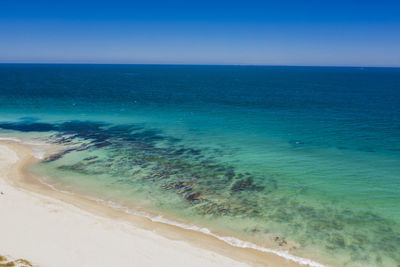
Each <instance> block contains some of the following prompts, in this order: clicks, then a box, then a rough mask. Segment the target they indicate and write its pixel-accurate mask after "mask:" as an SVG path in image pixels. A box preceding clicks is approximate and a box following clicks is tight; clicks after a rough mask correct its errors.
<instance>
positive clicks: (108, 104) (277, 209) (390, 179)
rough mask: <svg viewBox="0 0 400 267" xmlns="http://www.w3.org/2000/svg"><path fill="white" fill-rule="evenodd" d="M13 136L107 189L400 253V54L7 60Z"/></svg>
mask: <svg viewBox="0 0 400 267" xmlns="http://www.w3.org/2000/svg"><path fill="white" fill-rule="evenodd" d="M7 138H8V139H10V138H14V139H17V140H25V141H26V140H29V142H31V143H36V144H39V145H37V147H39V148H40V147H41V146H40V144H43V146H45V144H53V145H58V146H60V147H62V148H63V149H62V150H61V152H60V151H58V152H57V153H55V154H52V155H49V156H46V157H44V158H43V159H42V160H41V162H40V163H38V164H36V165H34V166H31V167H30V171H32V172H34V173H37V174H40V176H41V177H43V179H44V182H46V183H48V184H51V185H52V186H54V188H57V189H60V190H64V191H68V192H72V193H74V194H79V195H82V196H86V197H88V198H91V199H96V200H98V201H99V202H101V203H104V205H111V206H112V207H114V208H117V209H123V210H124V211H126V212H132V213H135V212H136V213H139V214H142V215H143V216H150V217H151V218H153V219H154V220H161V221H164V222H166V223H171V224H174V223H175V224H176V225H178V226H182V227H184V228H185V227H186V228H189V229H193V230H198V231H203V232H204V233H206V234H211V235H214V236H216V237H218V238H220V239H221V240H224V241H226V242H228V243H231V245H234V246H245V247H246V246H247V247H249V246H250V247H253V248H255V249H259V250H264V251H267V252H270V253H275V254H278V255H281V256H283V257H287V258H288V259H289V260H294V261H297V262H299V263H303V264H305V263H309V264H310V265H312V266H394V267H397V266H399V265H400V69H399V68H359V67H288V66H206V65H102V64H0V139H7ZM39 152H40V151H39ZM39 152H38V153H39ZM318 264H320V265H318Z"/></svg>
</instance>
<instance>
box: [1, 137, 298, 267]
mask: <svg viewBox="0 0 400 267" xmlns="http://www.w3.org/2000/svg"><path fill="white" fill-rule="evenodd" d="M36 162H38V159H37V158H35V157H34V156H33V151H32V149H31V148H30V147H29V146H25V145H22V144H18V143H15V142H11V141H0V192H2V194H1V195H0V214H1V218H2V219H1V220H0V237H1V240H2V241H1V242H0V255H6V256H7V255H8V256H11V257H15V258H16V257H18V258H25V259H27V260H29V261H31V262H32V263H33V264H35V265H38V266H299V264H298V263H295V262H293V261H291V260H288V259H285V258H283V257H280V256H278V255H275V254H273V253H265V252H261V251H258V250H255V249H251V248H239V247H234V246H231V245H229V244H227V243H226V242H224V241H222V240H219V239H218V238H216V237H213V236H209V235H206V234H204V233H201V232H197V231H193V230H188V229H182V228H180V227H178V226H174V225H170V224H166V223H162V222H154V221H152V220H150V219H148V218H146V217H142V216H139V215H133V214H127V213H125V212H123V211H119V210H116V209H113V208H111V207H108V206H106V205H102V204H100V203H98V202H97V201H94V200H89V199H87V198H84V197H82V196H79V195H74V194H68V193H63V192H60V191H58V190H54V189H52V188H51V187H49V186H48V185H45V184H43V183H41V182H40V177H35V176H34V175H33V174H32V173H29V172H28V171H27V170H26V169H27V167H28V166H30V165H31V164H34V163H36ZM302 266H304V265H302Z"/></svg>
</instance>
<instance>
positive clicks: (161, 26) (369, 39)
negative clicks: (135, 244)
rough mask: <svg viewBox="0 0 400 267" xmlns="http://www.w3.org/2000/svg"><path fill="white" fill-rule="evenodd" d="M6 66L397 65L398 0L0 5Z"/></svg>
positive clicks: (38, 0) (29, 1)
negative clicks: (43, 64)
mask: <svg viewBox="0 0 400 267" xmlns="http://www.w3.org/2000/svg"><path fill="white" fill-rule="evenodd" d="M0 62H76V63H161V64H164V63H173V64H181V63H182V64H257V65H341V66H400V0H396V1H395V0H392V1H387V0H376V1H369V0H364V1H354V0H348V1H342V0H336V1H331V0H319V1H313V0H311V1H289V0H281V1H277V0H276V1H268V0H265V1H254V0H243V1H235V0H231V1H225V0H224V1H218V0H214V1H209V0H203V1H201V0H197V1H190V0H187V1H152V0H149V1H146V0H143V1H121V0H109V1H103V0H96V1H85V0H80V1H75V0H69V1H65V0H52V1H42V0H25V1H24V0H1V1H0Z"/></svg>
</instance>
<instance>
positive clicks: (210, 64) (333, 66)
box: [0, 62, 400, 69]
mask: <svg viewBox="0 0 400 267" xmlns="http://www.w3.org/2000/svg"><path fill="white" fill-rule="evenodd" d="M6 64H14V65H150V66H151V65H153V66H237V67H241V66H243V67H318V68H361V69H363V68H392V69H398V68H400V65H399V66H368V65H288V64H212V63H209V64H207V63H122V62H120V63H102V62H0V65H6Z"/></svg>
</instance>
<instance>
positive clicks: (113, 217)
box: [0, 138, 323, 267]
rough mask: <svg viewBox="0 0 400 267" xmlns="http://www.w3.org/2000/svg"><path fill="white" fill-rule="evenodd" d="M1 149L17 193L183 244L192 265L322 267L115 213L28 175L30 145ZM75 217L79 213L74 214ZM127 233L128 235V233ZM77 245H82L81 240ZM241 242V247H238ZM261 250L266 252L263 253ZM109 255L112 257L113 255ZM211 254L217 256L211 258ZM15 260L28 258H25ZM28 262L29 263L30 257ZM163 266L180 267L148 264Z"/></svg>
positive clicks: (284, 254)
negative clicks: (10, 156) (10, 157)
mask: <svg viewBox="0 0 400 267" xmlns="http://www.w3.org/2000/svg"><path fill="white" fill-rule="evenodd" d="M0 147H6V148H7V149H9V150H11V151H13V152H14V153H15V154H16V155H17V157H18V158H19V160H17V162H15V163H13V164H11V165H12V167H11V172H10V173H9V174H7V175H2V176H4V177H1V178H3V179H6V180H7V182H8V183H9V184H11V186H12V187H13V188H14V189H15V188H16V189H17V190H20V191H21V192H23V193H24V194H28V195H30V196H31V197H34V198H44V199H46V200H45V201H49V202H52V204H53V205H56V206H57V207H59V206H63V205H69V206H71V207H70V208H73V209H76V210H77V211H78V212H81V213H82V212H84V213H85V214H84V217H85V219H88V218H89V219H97V220H105V221H107V223H105V222H101V223H100V224H101V225H103V226H104V224H111V225H114V224H115V225H120V224H123V225H124V227H125V228H129V229H130V230H134V231H145V232H147V233H151V234H152V235H155V236H156V237H154V238H159V239H162V240H163V241H165V243H166V244H167V246H170V245H173V244H174V242H179V243H183V244H184V245H185V246H187V247H185V248H184V249H185V250H184V252H183V251H182V252H181V253H179V252H180V251H176V254H178V255H180V257H182V258H189V259H190V265H193V264H194V265H196V263H195V262H194V263H193V261H195V260H194V258H193V255H191V254H193V253H198V252H199V251H201V253H202V255H201V256H200V257H199V258H198V259H197V260H198V261H201V260H211V262H209V263H208V265H215V264H212V260H215V259H218V261H219V262H218V263H216V265H217V266H225V265H229V266H245V265H246V264H248V265H250V266H305V265H308V266H318V267H320V266H323V265H322V264H319V263H317V262H314V261H311V260H308V259H305V258H300V257H297V256H293V255H291V254H289V253H287V252H285V251H278V250H272V249H267V248H261V247H256V246H255V245H253V244H251V243H249V242H245V241H241V240H239V239H235V238H231V237H220V236H218V235H216V234H213V233H212V232H210V231H209V230H208V229H205V228H199V227H197V229H193V228H191V227H193V226H191V225H183V224H180V225H179V224H177V223H174V222H172V221H168V220H167V219H165V218H163V217H151V216H150V215H149V214H147V216H146V214H132V213H130V214H128V213H127V212H124V211H122V210H118V209H115V207H114V208H113V207H111V206H110V205H104V204H102V203H99V201H96V200H93V199H88V198H85V197H84V196H79V195H76V194H73V193H65V192H64V193H63V192H60V191H56V190H55V189H54V188H51V187H49V185H46V184H43V183H42V182H40V179H38V177H35V176H34V175H33V174H31V173H27V171H26V168H27V167H28V166H30V165H32V164H34V163H36V162H38V161H39V159H37V158H35V157H34V155H33V151H32V149H31V148H29V147H28V145H23V144H20V143H17V140H8V141H7V140H4V138H3V139H2V140H0ZM2 173H3V171H2ZM2 186H3V185H2ZM48 212H49V213H51V211H50V210H48ZM75 213H77V212H76V211H75ZM113 227H114V226H113ZM131 228H132V229H131ZM125 230H126V229H125ZM0 231H1V230H0ZM207 231H208V232H207ZM124 233H125V234H126V231H125V232H124ZM108 234H110V233H108ZM130 238H133V239H134V238H135V236H134V235H132V236H130ZM128 239H129V238H128ZM166 240H167V241H166ZM77 241H78V242H79V241H80V240H77ZM238 242H242V243H241V244H237V243H238ZM169 243H171V244H169ZM235 244H236V245H235ZM139 246H140V244H139ZM240 246H241V247H240ZM0 249H1V248H0ZM151 249H154V248H152V247H151V248H150V250H151ZM262 249H264V250H263V251H262ZM186 250H188V251H186ZM0 252H1V251H0ZM108 253H112V251H110V252H108ZM131 253H132V252H131ZM149 253H150V252H149ZM151 253H152V252H151ZM185 253H187V255H184V254H185ZM210 253H211V254H215V253H217V254H215V255H213V257H210V255H209V254H210ZM93 254H94V255H92V256H93V257H98V255H97V252H96V253H93ZM12 256H15V257H20V256H23V257H26V256H25V255H12ZM27 259H28V260H30V259H29V258H28V257H27ZM174 260H175V259H174ZM32 261H33V262H34V263H35V260H34V259H32ZM157 261H158V264H157ZM228 262H229V263H228ZM160 263H161V264H162V265H163V266H169V265H174V266H179V264H177V263H176V262H174V263H173V264H172V263H171V264H168V263H166V262H165V260H164V259H161V258H158V256H157V259H156V258H154V262H151V263H149V262H148V263H147V265H146V266H148V264H150V265H159V264H160ZM187 263H188V262H186V264H187ZM198 263H199V264H198V265H203V264H204V262H202V263H201V264H200V262H198ZM214 263H215V262H214ZM39 264H40V263H39ZM124 264H126V263H124ZM203 266H204V265H203Z"/></svg>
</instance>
